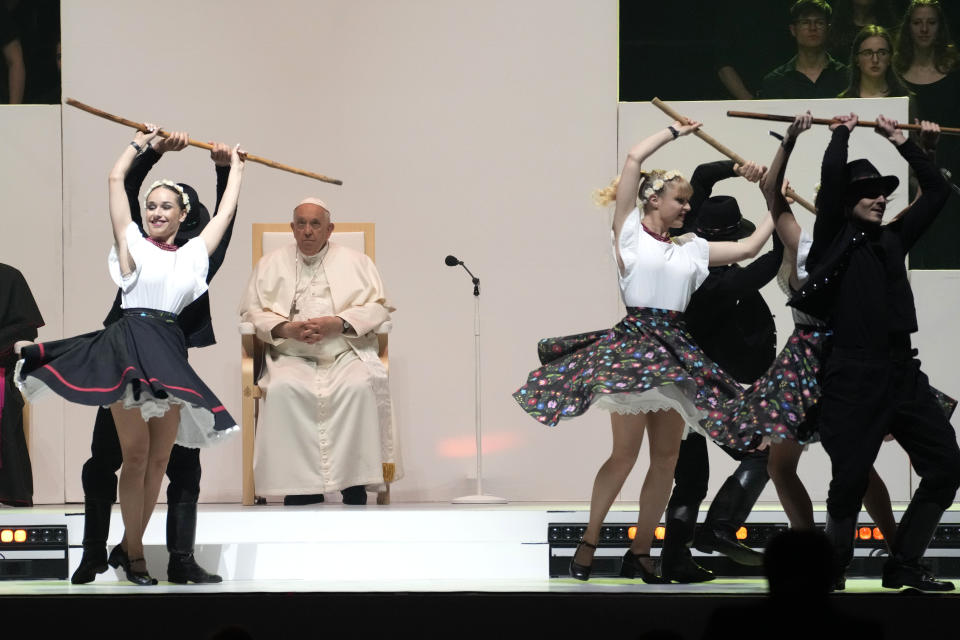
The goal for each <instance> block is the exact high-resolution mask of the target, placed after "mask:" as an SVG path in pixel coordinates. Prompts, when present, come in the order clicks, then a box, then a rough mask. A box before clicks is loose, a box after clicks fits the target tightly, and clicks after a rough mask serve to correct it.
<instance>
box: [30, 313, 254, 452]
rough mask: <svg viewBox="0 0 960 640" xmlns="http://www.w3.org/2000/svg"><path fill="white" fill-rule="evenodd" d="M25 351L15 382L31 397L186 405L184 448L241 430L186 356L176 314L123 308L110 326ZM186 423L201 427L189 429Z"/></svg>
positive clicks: (181, 439)
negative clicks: (44, 392)
mask: <svg viewBox="0 0 960 640" xmlns="http://www.w3.org/2000/svg"><path fill="white" fill-rule="evenodd" d="M21 357H22V359H23V360H22V362H21V364H20V365H19V368H18V371H17V373H18V374H19V375H18V381H17V382H18V386H20V387H21V388H22V389H24V391H26V392H27V394H28V397H29V396H30V394H31V391H37V390H39V389H40V388H42V386H45V387H47V388H49V389H50V390H52V391H54V392H55V393H56V394H57V395H60V396H61V397H63V398H65V399H66V400H68V401H70V402H75V403H77V404H84V405H92V406H108V405H111V404H113V403H115V402H118V401H123V402H124V406H126V407H128V408H130V407H134V406H141V411H142V413H143V415H144V417H145V418H146V417H148V414H147V412H146V411H145V410H144V409H143V408H142V406H143V405H145V404H151V405H153V406H154V407H156V406H157V405H159V406H161V407H162V406H166V404H167V403H168V402H174V403H176V404H180V405H185V406H186V408H187V411H186V412H181V423H186V424H181V429H180V434H178V437H177V442H178V443H179V444H183V445H184V446H193V447H197V446H204V445H206V444H211V443H212V442H213V441H216V440H218V439H219V438H220V436H222V435H224V434H226V433H227V432H228V431H231V430H234V429H237V426H236V421H235V420H234V419H233V417H232V416H231V415H230V414H229V412H227V410H226V409H225V408H224V406H223V403H221V402H220V400H218V399H217V397H216V396H215V395H214V394H213V392H212V391H210V389H209V388H208V387H207V385H206V384H204V382H203V380H201V379H200V376H198V375H197V373H196V372H195V371H194V370H193V367H191V366H190V364H189V363H188V362H187V346H186V341H185V339H184V336H183V332H182V331H181V330H180V327H179V326H178V325H177V322H176V315H175V314H172V313H167V312H165V311H157V310H154V309H125V310H124V312H123V317H122V318H121V319H120V320H118V321H117V322H115V323H113V324H111V325H109V326H107V327H106V328H105V329H102V330H100V331H94V332H91V333H85V334H83V335H79V336H75V337H73V338H66V339H63V340H54V341H52V342H42V343H37V344H35V345H31V346H29V347H25V348H24V349H23V351H22V352H21ZM31 378H32V379H33V380H31ZM37 382H40V383H42V385H37V384H36V383H37ZM157 401H160V402H159V403H158V402H157ZM164 401H167V402H164ZM156 411H157V410H156V409H154V414H153V415H157V413H156ZM161 411H162V409H161ZM204 414H206V415H204ZM185 428H186V430H187V431H191V430H194V429H196V430H199V433H186V434H184V431H185ZM181 436H183V437H181Z"/></svg>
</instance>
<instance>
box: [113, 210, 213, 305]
mask: <svg viewBox="0 0 960 640" xmlns="http://www.w3.org/2000/svg"><path fill="white" fill-rule="evenodd" d="M124 234H125V236H126V240H127V247H128V249H129V251H130V256H131V257H132V258H133V261H134V262H135V263H136V268H135V269H134V271H133V272H132V273H130V274H128V275H126V276H124V275H122V273H121V269H120V259H119V256H118V255H117V248H116V246H113V247H111V248H110V255H109V256H108V258H107V267H108V269H109V271H110V277H111V278H112V279H113V281H114V282H115V283H116V284H117V286H118V287H120V290H121V303H120V306H121V307H122V308H124V309H137V308H144V309H158V310H160V311H168V312H170V313H180V312H181V311H183V309H184V307H186V306H187V305H188V304H190V303H191V302H193V301H194V300H196V299H197V298H199V297H200V296H202V295H203V293H204V292H205V291H206V290H207V269H208V267H209V265H210V260H209V257H208V255H207V246H206V243H204V241H203V239H202V238H200V237H196V238H193V239H192V240H190V241H189V242H187V243H186V244H185V245H183V246H182V247H180V248H179V249H177V248H175V247H172V246H169V245H163V246H159V245H158V244H157V243H154V242H153V241H151V240H149V239H147V238H144V237H143V235H141V233H140V228H139V227H137V225H136V224H135V223H134V222H131V223H130V224H129V225H128V226H127V228H126V229H125V230H124Z"/></svg>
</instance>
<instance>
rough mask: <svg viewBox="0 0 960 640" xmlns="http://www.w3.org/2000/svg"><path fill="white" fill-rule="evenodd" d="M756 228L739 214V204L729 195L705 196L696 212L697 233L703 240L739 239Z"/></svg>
mask: <svg viewBox="0 0 960 640" xmlns="http://www.w3.org/2000/svg"><path fill="white" fill-rule="evenodd" d="M756 228H757V227H756V226H755V225H754V224H753V223H752V222H750V221H749V220H747V219H746V218H744V217H743V215H741V213H740V205H738V204H737V200H736V198H733V197H731V196H713V197H712V198H707V199H706V200H704V202H703V204H701V205H700V212H699V213H698V214H697V235H698V236H700V237H701V238H703V239H705V240H739V239H740V238H746V237H747V236H749V235H750V234H751V233H753V232H754V230H756Z"/></svg>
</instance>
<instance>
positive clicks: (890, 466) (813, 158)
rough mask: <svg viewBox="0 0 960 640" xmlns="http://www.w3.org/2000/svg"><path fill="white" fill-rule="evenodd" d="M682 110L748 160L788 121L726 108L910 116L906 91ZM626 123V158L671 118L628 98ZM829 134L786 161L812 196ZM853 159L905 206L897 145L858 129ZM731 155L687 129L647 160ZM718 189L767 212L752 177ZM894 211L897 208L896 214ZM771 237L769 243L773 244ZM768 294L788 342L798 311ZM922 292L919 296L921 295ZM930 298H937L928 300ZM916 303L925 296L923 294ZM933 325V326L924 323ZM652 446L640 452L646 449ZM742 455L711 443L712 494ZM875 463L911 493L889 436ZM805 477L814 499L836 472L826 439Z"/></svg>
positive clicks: (805, 467)
mask: <svg viewBox="0 0 960 640" xmlns="http://www.w3.org/2000/svg"><path fill="white" fill-rule="evenodd" d="M671 106H673V107H674V109H676V110H677V111H678V112H680V113H681V114H683V115H685V116H687V117H688V118H693V119H694V120H698V121H700V122H703V130H704V131H705V132H707V133H709V134H710V135H712V136H713V137H714V138H716V139H717V140H718V141H719V142H720V143H722V144H724V145H726V146H727V147H729V148H730V149H732V150H733V151H735V152H736V153H738V154H740V155H741V156H743V157H744V158H745V159H747V160H753V161H754V162H758V163H760V164H763V165H769V164H770V162H771V161H772V160H773V156H774V153H775V152H776V149H777V145H778V144H779V142H778V141H777V140H776V139H774V138H773V137H772V136H770V134H769V133H768V132H769V131H770V130H773V131H776V132H778V133H781V134H782V133H783V132H784V131H785V130H786V128H787V124H786V123H780V122H768V121H759V120H745V119H740V118H729V117H727V115H726V113H727V111H728V110H734V111H760V112H765V113H774V114H783V115H793V114H796V113H799V112H801V111H804V110H806V109H810V110H811V112H812V113H813V114H814V116H816V117H831V116H833V115H835V114H838V113H850V112H851V111H853V112H855V113H859V114H860V116H861V117H863V118H864V119H867V118H873V117H874V116H876V114H878V113H883V114H884V115H886V116H889V117H893V118H897V119H899V120H900V121H902V122H905V121H906V119H907V118H906V113H907V100H906V98H881V99H858V100H803V101H800V100H796V101H794V100H766V101H763V102H756V101H749V102H748V101H735V100H730V101H717V102H674V103H671ZM619 122H620V127H619V135H618V137H619V139H618V157H619V158H620V163H621V164H622V162H623V160H622V159H623V158H624V157H625V156H626V153H627V151H628V150H629V148H630V147H631V146H632V145H633V144H636V143H637V142H639V141H640V140H642V139H643V138H644V137H646V136H648V135H650V134H651V133H653V132H654V131H656V130H657V129H658V128H661V127H666V126H667V125H668V124H670V123H671V120H670V119H669V118H668V117H667V116H666V115H665V114H664V113H663V112H662V111H660V110H659V109H657V108H656V107H655V106H653V105H652V104H649V103H645V102H644V103H640V102H626V103H621V104H620V120H619ZM829 140H830V132H829V129H828V128H827V127H825V126H815V127H813V128H812V129H811V130H810V131H808V132H807V133H804V134H803V135H802V136H801V137H800V139H799V141H798V142H797V146H796V148H795V149H794V152H793V155H792V157H791V160H790V164H789V166H788V167H787V180H789V181H790V183H791V185H792V186H793V188H794V189H795V190H796V191H797V192H798V193H799V194H800V195H801V196H803V197H805V198H806V199H807V200H810V201H811V202H812V201H813V199H814V197H815V194H816V193H815V186H816V185H817V184H818V183H819V182H820V163H821V160H822V159H823V151H824V149H826V146H827V143H828V142H829ZM849 157H850V159H851V160H853V159H855V158H863V157H866V158H869V159H870V160H871V162H873V163H874V164H875V165H876V167H877V168H878V169H879V170H880V172H881V173H883V174H894V175H897V176H899V177H900V184H901V187H900V188H899V189H897V191H896V192H894V198H896V200H895V204H894V205H893V206H892V210H899V208H900V206H905V205H906V203H907V202H908V201H909V200H908V198H907V192H906V188H905V185H906V183H907V181H906V177H907V175H906V174H907V168H906V163H905V162H904V161H903V159H902V158H901V157H900V154H898V153H897V152H896V150H895V149H894V148H893V146H892V145H891V144H890V143H889V142H887V141H886V140H884V139H883V138H881V137H880V136H878V135H876V134H875V133H874V132H873V131H872V130H870V129H867V128H858V129H856V130H855V131H854V132H853V134H852V135H851V138H850V155H849ZM724 159H726V158H725V157H724V156H723V155H721V154H720V152H718V151H716V150H715V149H714V148H713V147H710V146H708V145H707V144H706V143H705V142H703V141H702V140H699V139H697V138H695V137H694V136H689V137H685V138H681V139H679V140H676V141H674V142H672V143H669V144H667V145H666V146H665V147H663V148H661V149H660V150H659V151H658V152H657V153H656V154H655V155H654V156H652V157H651V158H650V160H649V161H648V163H647V165H648V166H649V167H659V168H662V169H674V168H676V169H680V171H682V172H683V174H684V175H685V176H687V177H688V178H689V177H690V176H691V175H692V174H693V170H694V169H695V168H696V166H697V165H698V164H701V163H703V162H713V161H714V160H724ZM713 193H714V195H731V196H734V197H736V198H737V202H738V203H739V204H740V210H741V212H742V213H743V215H744V217H746V218H748V219H750V220H751V221H753V222H754V223H758V222H759V221H760V219H761V217H763V216H765V215H767V211H766V204H765V202H764V199H763V196H762V195H761V194H760V190H759V189H758V188H757V186H756V185H754V184H752V183H748V182H747V181H746V180H741V179H739V178H738V179H730V180H724V181H722V182H719V183H717V185H716V187H715V188H714V191H713ZM793 211H794V212H795V213H796V214H797V219H798V220H799V221H800V224H801V225H802V226H803V227H804V228H806V229H809V230H811V231H812V230H813V221H814V218H813V216H812V215H811V214H810V213H809V212H807V211H806V210H805V209H803V208H802V207H800V206H794V207H793ZM891 217H892V215H891ZM770 246H771V244H770V243H769V242H768V243H767V247H766V248H765V249H764V250H768V249H769V248H770ZM762 293H763V296H764V298H765V299H766V301H767V304H768V305H769V307H770V310H771V311H773V313H774V316H775V318H776V324H777V338H778V345H777V347H778V349H779V348H780V347H782V346H783V344H784V342H785V341H786V339H787V336H789V335H790V332H791V331H793V319H792V317H791V315H790V310H789V309H788V308H787V307H786V305H785V302H786V300H785V297H784V295H783V293H782V292H781V290H780V288H779V287H778V286H777V284H776V283H775V282H773V283H771V284H769V285H767V286H766V287H764V289H763V290H762ZM918 298H920V296H918ZM928 302H932V301H928ZM918 304H923V302H922V300H919V301H918ZM926 331H928V332H929V329H926ZM646 455H647V454H646V451H644V453H642V454H641V459H643V458H645V457H646ZM736 464H737V463H736V462H735V461H733V460H732V459H731V458H730V457H729V456H727V455H726V454H724V453H723V451H722V450H720V449H719V448H718V447H710V469H711V473H710V489H709V492H708V494H707V496H708V498H712V497H713V495H714V494H715V493H716V491H717V490H718V489H719V488H720V485H721V484H722V483H723V481H724V480H725V479H726V476H727V474H729V473H730V472H731V471H733V469H734V468H735V467H736ZM642 466H643V465H638V469H636V470H635V471H634V473H633V474H632V475H631V477H630V480H629V481H628V484H627V486H625V487H624V496H630V495H636V494H637V492H639V490H640V485H641V483H642V481H643V475H642V473H643V472H645V467H644V468H640V467H642ZM876 466H877V470H878V471H879V472H880V474H881V476H882V477H883V479H884V480H885V481H886V483H887V485H888V487H889V489H890V496H891V498H892V499H893V500H907V499H908V498H909V495H910V479H909V474H910V471H909V464H908V462H907V459H906V455H905V454H904V453H903V450H902V449H900V448H899V447H898V446H897V445H895V444H892V443H890V444H887V445H886V446H884V447H883V448H882V449H881V452H880V456H879V457H878V459H877V463H876ZM798 473H799V475H800V478H801V480H803V482H804V484H805V485H806V487H807V490H808V491H809V493H810V497H811V498H812V499H813V500H814V501H822V500H825V499H826V496H827V485H828V483H829V479H830V460H829V458H828V457H827V455H826V453H825V452H824V451H823V447H821V446H820V445H813V446H811V447H810V448H809V449H808V450H807V452H806V453H805V454H804V455H803V457H802V458H801V460H800V467H799V470H798ZM760 500H761V501H776V500H777V495H776V491H775V490H774V488H773V485H772V484H769V485H768V486H767V488H766V489H765V490H764V492H763V494H762V495H761V497H760Z"/></svg>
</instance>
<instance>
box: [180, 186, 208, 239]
mask: <svg viewBox="0 0 960 640" xmlns="http://www.w3.org/2000/svg"><path fill="white" fill-rule="evenodd" d="M177 185H179V187H180V188H181V189H183V193H184V194H185V195H186V196H187V198H188V199H189V201H190V211H188V212H187V217H186V219H185V220H184V221H183V222H181V223H180V229H179V231H177V237H176V239H175V240H174V242H175V243H176V244H178V245H179V244H182V243H184V242H186V241H187V240H192V239H193V238H196V237H197V236H199V235H200V232H201V231H203V228H204V227H206V226H207V223H208V222H210V212H209V211H207V208H206V207H205V206H203V203H202V202H200V196H199V195H197V190H196V189H194V188H193V187H191V186H190V185H188V184H184V183H183V182H178V183H177Z"/></svg>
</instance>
